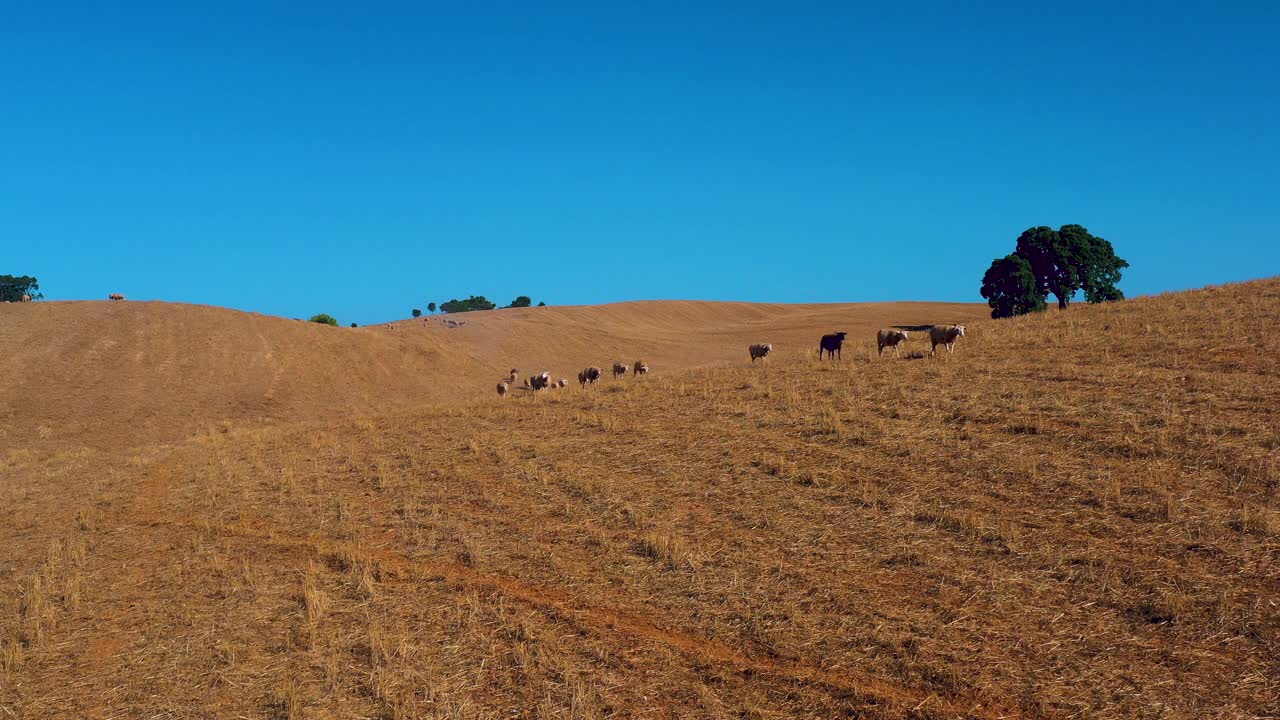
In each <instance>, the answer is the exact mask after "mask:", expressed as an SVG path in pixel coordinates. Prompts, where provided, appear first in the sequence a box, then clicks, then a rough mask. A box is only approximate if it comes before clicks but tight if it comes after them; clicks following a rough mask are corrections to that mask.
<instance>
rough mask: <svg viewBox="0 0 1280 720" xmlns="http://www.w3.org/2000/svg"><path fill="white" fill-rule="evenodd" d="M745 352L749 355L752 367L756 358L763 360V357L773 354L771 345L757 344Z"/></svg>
mask: <svg viewBox="0 0 1280 720" xmlns="http://www.w3.org/2000/svg"><path fill="white" fill-rule="evenodd" d="M747 350H748V351H749V352H750V353H751V363H752V364H753V365H754V364H755V362H756V359H757V358H758V359H760V360H763V359H764V358H765V356H767V355H768V354H769V353H771V352H773V345H772V344H770V343H759V344H757V345H752V346H750V347H748V348H747Z"/></svg>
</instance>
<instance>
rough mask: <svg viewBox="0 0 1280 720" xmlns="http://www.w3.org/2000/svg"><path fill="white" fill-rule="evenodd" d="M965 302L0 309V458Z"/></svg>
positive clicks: (378, 405)
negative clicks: (408, 315) (362, 318)
mask: <svg viewBox="0 0 1280 720" xmlns="http://www.w3.org/2000/svg"><path fill="white" fill-rule="evenodd" d="M983 314H984V312H983V309H982V308H981V307H980V306H977V305H972V304H929V303H887V304H880V303H873V304H866V305H858V304H851V305H753V304H750V303H699V302H645V303H621V304H617V305H603V306H584V307H565V308H530V309H520V310H501V311H492V312H481V313H467V314H465V315H463V316H459V318H458V319H459V320H463V321H465V323H466V324H465V325H463V326H462V327H459V328H447V327H445V325H444V323H443V318H440V317H436V318H423V319H419V320H416V321H403V322H399V323H392V324H388V325H380V326H372V327H368V328H358V329H351V328H332V327H325V326H321V325H316V324H314V323H303V322H298V321H293V320H287V319H283V318H276V317H270V316H264V315H256V314H251V313H242V312H237V311H233V310H227V309H223V308H214V307H206V306H195V305H179V304H173V303H159V302H148V303H109V302H61V303H33V304H30V305H18V304H0V344H2V346H3V347H4V348H5V349H6V352H5V353H4V354H3V355H0V377H3V378H4V382H3V383H0V419H3V420H4V421H5V422H4V426H3V428H2V429H0V432H2V433H3V434H0V448H3V447H4V446H5V445H6V444H11V445H12V446H14V447H27V446H31V445H32V444H33V443H35V444H40V445H42V446H45V447H59V446H63V445H66V444H76V443H79V444H88V445H93V446H96V447H109V446H112V445H121V444H123V445H136V444H139V443H145V442H155V441H159V440H172V439H177V438H181V437H185V436H186V435H187V434H190V433H191V432H193V431H195V430H198V429H202V428H205V427H208V426H209V425H210V424H213V423H216V422H219V421H224V420H245V419H259V420H268V419H270V420H296V419H303V418H318V417H334V416H337V415H349V414H351V413H361V412H363V413H369V412H376V411H385V410H388V409H391V408H405V407H420V406H422V405H431V404H441V403H458V402H466V401H471V400H474V399H476V398H477V397H483V396H486V395H488V394H492V392H493V385H494V383H495V382H496V381H497V380H498V379H499V377H500V376H501V375H505V374H506V371H508V370H510V369H511V368H512V367H517V368H521V369H522V370H524V371H525V372H526V373H528V372H530V371H535V372H536V371H541V370H543V369H551V370H553V371H554V372H555V373H556V375H557V376H563V377H570V378H572V377H573V375H574V373H576V372H577V370H578V369H580V368H582V367H584V366H586V365H590V364H595V365H601V366H606V367H607V364H608V363H611V362H613V361H615V360H622V361H626V362H631V361H633V360H635V359H636V358H639V357H644V358H646V359H647V360H648V361H649V362H650V363H651V364H653V365H654V366H655V367H662V368H663V369H672V368H680V367H692V366H701V365H709V364H717V363H725V362H730V361H733V362H741V361H742V360H743V358H744V357H745V355H746V350H745V346H746V345H747V344H748V343H750V342H761V341H765V342H774V343H777V344H779V347H780V348H785V347H788V346H789V345H793V346H796V347H801V346H809V345H815V344H816V342H817V338H818V336H820V335H821V334H822V333H823V332H827V331H829V330H830V329H847V330H850V331H854V332H858V333H861V334H864V335H866V334H869V333H871V332H874V328H875V327H877V326H879V325H880V324H885V323H895V322H896V323H908V324H918V323H924V322H935V321H936V322H948V321H955V322H963V321H965V320H969V319H973V318H976V317H980V316H982V315H983Z"/></svg>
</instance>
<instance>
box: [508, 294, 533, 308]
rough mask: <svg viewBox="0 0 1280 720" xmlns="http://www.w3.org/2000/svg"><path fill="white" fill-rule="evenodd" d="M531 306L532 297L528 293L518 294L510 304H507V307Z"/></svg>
mask: <svg viewBox="0 0 1280 720" xmlns="http://www.w3.org/2000/svg"><path fill="white" fill-rule="evenodd" d="M532 306H533V298H531V297H529V296H528V295H520V296H519V297H517V298H516V299H515V300H512V301H511V304H510V305H508V306H507V307H509V308H526V307H532Z"/></svg>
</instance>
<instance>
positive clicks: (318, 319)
mask: <svg viewBox="0 0 1280 720" xmlns="http://www.w3.org/2000/svg"><path fill="white" fill-rule="evenodd" d="M311 322H313V323H320V324H321V325H332V326H334V327H338V319H337V318H335V317H334V316H332V315H330V314H328V313H320V314H319V315H312V316H311Z"/></svg>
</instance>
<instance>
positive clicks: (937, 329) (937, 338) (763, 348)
mask: <svg viewBox="0 0 1280 720" xmlns="http://www.w3.org/2000/svg"><path fill="white" fill-rule="evenodd" d="M848 334H849V333H845V332H836V333H828V334H826V335H823V336H822V339H821V340H819V341H818V357H827V356H830V357H832V358H836V357H841V355H840V350H841V348H842V347H843V345H844V340H845V337H846V336H847V335H848ZM962 337H964V326H963V325H934V326H933V327H931V328H929V342H930V343H932V347H931V348H930V350H929V352H930V354H936V353H937V352H938V346H939V345H942V346H944V347H946V348H947V352H954V348H955V344H956V340H957V339H959V338H962ZM910 338H911V333H909V332H908V331H906V330H897V329H895V328H883V329H881V330H879V331H877V332H876V351H877V354H878V355H879V356H881V357H883V356H884V351H885V349H886V348H893V355H894V357H902V355H901V353H900V352H899V348H900V347H901V346H902V343H904V342H906V341H907V340H908V339H910ZM747 351H748V352H749V353H751V362H753V363H754V362H755V361H756V360H763V359H765V358H766V357H768V356H769V353H771V352H773V345H772V344H770V343H758V344H756V345H750V346H748V347H747Z"/></svg>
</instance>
